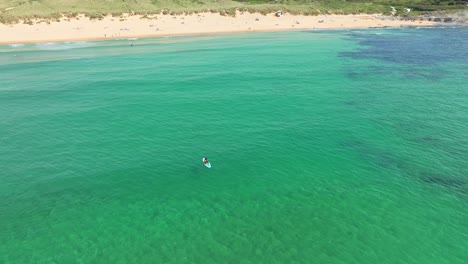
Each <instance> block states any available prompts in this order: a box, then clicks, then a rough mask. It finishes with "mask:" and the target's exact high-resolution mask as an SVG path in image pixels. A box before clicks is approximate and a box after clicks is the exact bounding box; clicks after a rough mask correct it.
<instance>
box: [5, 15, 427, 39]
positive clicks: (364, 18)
mask: <svg viewBox="0 0 468 264" xmlns="http://www.w3.org/2000/svg"><path fill="white" fill-rule="evenodd" d="M31 22H32V25H30V24H26V23H24V22H20V23H17V24H13V25H5V24H0V44H13V43H35V42H60V41H85V40H105V39H115V38H143V37H157V36H171V35H197V34H214V33H235V32H260V31H281V30H304V29H306V30H313V29H351V28H373V27H402V26H430V25H433V24H434V23H433V22H429V21H418V20H414V21H402V20H399V19H397V18H394V19H393V18H388V17H383V16H380V15H320V16H301V15H290V14H287V13H286V14H284V15H283V16H281V17H276V16H275V15H274V14H269V15H262V14H258V13H254V14H252V13H240V12H239V13H238V14H237V15H236V17H229V16H222V15H220V14H217V13H199V14H192V15H179V16H173V15H162V14H160V15H153V16H148V17H143V16H141V15H129V14H127V15H123V16H121V17H112V16H110V15H109V16H107V17H104V18H103V19H102V20H96V19H95V20H90V19H89V18H88V17H85V16H84V15H79V16H77V17H76V18H66V17H63V18H62V19H60V21H53V22H47V21H45V20H44V21H41V20H32V21H30V22H29V23H31Z"/></svg>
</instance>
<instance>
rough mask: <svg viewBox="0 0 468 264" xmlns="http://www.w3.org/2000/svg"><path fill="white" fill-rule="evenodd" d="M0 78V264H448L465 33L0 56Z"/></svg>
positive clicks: (459, 218)
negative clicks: (204, 162)
mask: <svg viewBox="0 0 468 264" xmlns="http://www.w3.org/2000/svg"><path fill="white" fill-rule="evenodd" d="M131 43H134V45H133V46H131ZM0 75H1V76H0V263H425V264H430V263H434V264H444V263H447V264H448V263H450V264H456V263H468V250H467V249H468V88H467V87H468V85H467V83H468V28H466V27H465V28H425V29H424V28H421V29H417V28H414V29H371V30H351V31H321V32H308V31H297V32H281V33H256V34H237V35H218V36H192V37H168V38H157V39H136V40H127V39H124V40H114V41H105V42H77V43H45V44H28V45H6V46H0ZM203 156H207V157H208V158H209V159H210V161H211V163H212V165H213V167H212V169H207V168H205V167H203V166H202V163H201V159H202V157H203Z"/></svg>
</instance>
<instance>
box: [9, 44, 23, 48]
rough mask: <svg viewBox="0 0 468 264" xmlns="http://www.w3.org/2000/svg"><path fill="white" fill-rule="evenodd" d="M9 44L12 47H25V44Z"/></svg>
mask: <svg viewBox="0 0 468 264" xmlns="http://www.w3.org/2000/svg"><path fill="white" fill-rule="evenodd" d="M8 46H10V47H12V48H18V47H24V44H10V45H8Z"/></svg>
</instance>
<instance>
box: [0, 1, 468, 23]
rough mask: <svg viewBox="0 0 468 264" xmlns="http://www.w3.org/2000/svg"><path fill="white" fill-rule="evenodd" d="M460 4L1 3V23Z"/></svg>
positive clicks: (456, 4) (453, 4) (385, 10)
mask: <svg viewBox="0 0 468 264" xmlns="http://www.w3.org/2000/svg"><path fill="white" fill-rule="evenodd" d="M464 5H465V1H461V0H390V1H388V0H319V1H317V0H236V1H234V0H0V22H1V23H10V22H17V21H18V20H19V19H26V20H28V19H31V18H38V17H41V18H49V19H58V18H60V17H61V15H67V16H73V15H76V14H78V13H84V14H86V15H88V16H89V17H91V18H97V19H99V18H101V17H103V16H104V15H107V14H115V15H120V14H122V13H137V14H155V13H161V12H165V13H173V14H180V13H191V12H202V11H212V12H220V13H221V14H223V15H235V10H236V9H239V10H243V11H248V12H260V13H269V12H274V11H276V10H278V9H282V10H286V11H288V12H290V13H294V14H306V15H318V14H330V13H333V14H357V13H382V14H390V12H391V8H390V7H391V6H393V7H395V8H396V10H397V12H399V13H400V14H403V10H404V8H411V9H412V10H413V11H414V14H420V13H421V12H428V11H445V10H459V9H462V8H464Z"/></svg>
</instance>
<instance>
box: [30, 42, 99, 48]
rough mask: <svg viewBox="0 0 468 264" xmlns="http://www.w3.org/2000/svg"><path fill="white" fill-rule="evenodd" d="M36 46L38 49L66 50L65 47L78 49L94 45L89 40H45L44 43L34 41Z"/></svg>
mask: <svg viewBox="0 0 468 264" xmlns="http://www.w3.org/2000/svg"><path fill="white" fill-rule="evenodd" d="M35 46H36V48H38V49H40V50H67V49H79V48H87V47H91V46H94V45H93V44H92V43H90V42H86V41H78V42H46V43H35Z"/></svg>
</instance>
